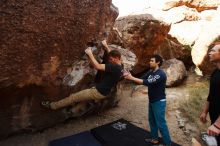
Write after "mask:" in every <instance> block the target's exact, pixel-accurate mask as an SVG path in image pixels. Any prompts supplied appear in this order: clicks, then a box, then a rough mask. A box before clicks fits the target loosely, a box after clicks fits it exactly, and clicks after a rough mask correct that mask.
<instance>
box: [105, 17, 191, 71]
mask: <svg viewBox="0 0 220 146" xmlns="http://www.w3.org/2000/svg"><path fill="white" fill-rule="evenodd" d="M115 27H116V28H117V30H118V31H117V33H116V32H115V31H114V32H112V33H111V34H112V35H113V36H114V37H112V38H118V39H112V40H109V42H112V43H116V44H117V43H118V44H119V45H121V44H122V45H123V46H125V47H126V48H129V49H130V50H132V51H133V52H134V53H135V54H136V56H137V58H138V63H137V65H136V66H135V67H134V69H133V70H132V71H133V73H134V74H139V73H141V72H143V71H145V70H146V69H147V68H148V67H149V66H148V65H149V63H148V62H149V59H150V57H151V56H152V55H153V54H155V53H158V54H160V55H162V57H163V58H164V59H171V58H178V59H180V60H183V61H186V62H190V61H189V60H191V59H190V58H189V56H190V51H189V50H188V49H186V48H184V46H183V45H181V44H180V43H179V42H178V40H176V39H174V38H172V37H171V36H169V35H168V32H169V30H170V25H169V24H168V23H165V22H163V21H162V20H161V21H160V20H156V19H155V18H154V17H153V16H152V15H148V14H142V15H133V16H127V17H122V18H119V19H118V20H117V21H116V23H115ZM184 63H185V62H184Z"/></svg>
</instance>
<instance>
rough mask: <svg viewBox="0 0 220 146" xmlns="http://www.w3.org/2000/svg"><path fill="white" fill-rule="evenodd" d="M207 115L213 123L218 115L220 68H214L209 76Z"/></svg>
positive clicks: (219, 108) (219, 112)
mask: <svg viewBox="0 0 220 146" xmlns="http://www.w3.org/2000/svg"><path fill="white" fill-rule="evenodd" d="M207 101H209V115H210V119H211V123H214V122H215V121H216V120H217V118H218V117H219V115H220V70H219V69H216V70H215V71H214V72H213V73H212V75H211V78H210V88H209V95H208V99H207Z"/></svg>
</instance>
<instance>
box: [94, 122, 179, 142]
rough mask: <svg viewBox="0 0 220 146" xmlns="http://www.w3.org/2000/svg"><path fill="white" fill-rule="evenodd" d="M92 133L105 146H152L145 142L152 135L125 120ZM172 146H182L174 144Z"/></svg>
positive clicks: (104, 126)
mask: <svg viewBox="0 0 220 146" xmlns="http://www.w3.org/2000/svg"><path fill="white" fill-rule="evenodd" d="M91 133H92V134H93V135H94V136H95V137H96V138H97V140H98V141H100V143H101V144H102V145H103V146H151V144H150V143H148V142H146V141H145V139H146V138H151V137H150V133H149V132H148V131H146V130H144V129H142V128H139V127H137V126H135V125H133V124H131V123H130V122H128V121H126V120H124V119H119V120H117V121H114V122H112V123H109V124H106V125H103V126H100V127H97V128H94V129H92V130H91ZM160 142H162V139H161V138H160ZM172 146H180V145H178V144H176V143H172Z"/></svg>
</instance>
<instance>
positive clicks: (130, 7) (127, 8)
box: [112, 0, 164, 16]
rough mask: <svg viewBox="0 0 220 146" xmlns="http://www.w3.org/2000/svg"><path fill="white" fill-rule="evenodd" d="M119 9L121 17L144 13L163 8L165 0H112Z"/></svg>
mask: <svg viewBox="0 0 220 146" xmlns="http://www.w3.org/2000/svg"><path fill="white" fill-rule="evenodd" d="M112 3H113V4H114V5H115V6H116V7H118V8H119V16H126V15H129V14H132V13H133V12H143V10H144V9H145V8H149V7H152V8H159V7H161V6H163V3H164V0H112Z"/></svg>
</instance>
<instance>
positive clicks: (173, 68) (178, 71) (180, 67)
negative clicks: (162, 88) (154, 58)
mask: <svg viewBox="0 0 220 146" xmlns="http://www.w3.org/2000/svg"><path fill="white" fill-rule="evenodd" d="M161 68H162V69H163V70H164V71H165V73H166V75H167V82H166V86H167V87H174V86H178V85H180V84H181V83H182V82H183V80H184V79H185V77H186V76H187V71H186V68H185V66H184V64H183V62H182V61H180V60H177V59H175V58H174V59H169V60H166V61H164V62H163V65H162V66H161Z"/></svg>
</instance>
